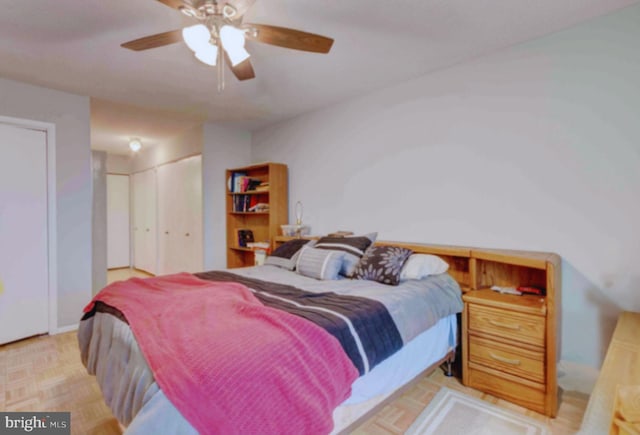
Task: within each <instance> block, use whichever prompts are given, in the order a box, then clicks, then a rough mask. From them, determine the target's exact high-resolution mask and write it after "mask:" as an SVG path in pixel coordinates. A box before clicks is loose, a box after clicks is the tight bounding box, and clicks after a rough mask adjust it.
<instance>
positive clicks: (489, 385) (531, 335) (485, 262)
mask: <svg viewBox="0 0 640 435" xmlns="http://www.w3.org/2000/svg"><path fill="white" fill-rule="evenodd" d="M529 254H532V255H533V256H530V255H529ZM545 255H546V256H545ZM559 263H560V258H559V257H558V256H557V255H555V254H544V253H518V255H510V254H508V253H501V255H498V254H496V253H492V252H488V251H483V252H481V251H473V250H472V252H471V259H470V269H471V276H472V277H473V282H472V288H475V289H478V290H471V291H469V292H466V293H465V294H464V295H463V300H464V303H465V304H464V311H463V315H462V351H463V355H462V379H463V383H464V384H465V385H467V386H469V387H473V388H476V389H478V390H481V391H484V392H487V393H489V394H492V395H494V396H496V397H500V398H503V399H505V400H508V401H510V402H514V403H517V404H519V405H522V406H524V407H526V408H529V409H532V410H534V411H537V412H539V413H541V414H545V415H548V416H551V417H555V415H556V413H557V393H558V389H557V379H556V359H557V358H556V356H557V340H556V331H557V329H556V325H557V313H558V312H559V306H558V305H557V300H558V299H559V298H558V296H559V279H560V275H559V266H560V264H559ZM491 285H499V286H503V287H517V286H520V285H528V286H536V287H544V288H545V289H546V295H544V296H535V295H522V296H516V295H510V294H501V293H498V292H495V291H492V290H490V289H488V287H490V286H491Z"/></svg>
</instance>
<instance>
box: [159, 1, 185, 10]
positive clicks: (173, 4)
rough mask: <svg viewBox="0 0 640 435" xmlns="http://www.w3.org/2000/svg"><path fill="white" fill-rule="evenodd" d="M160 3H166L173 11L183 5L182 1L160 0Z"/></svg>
mask: <svg viewBox="0 0 640 435" xmlns="http://www.w3.org/2000/svg"><path fill="white" fill-rule="evenodd" d="M158 1H159V2H160V3H164V4H165V5H167V6H169V7H170V8H173V9H178V8H179V7H180V6H182V5H183V3H182V0H158Z"/></svg>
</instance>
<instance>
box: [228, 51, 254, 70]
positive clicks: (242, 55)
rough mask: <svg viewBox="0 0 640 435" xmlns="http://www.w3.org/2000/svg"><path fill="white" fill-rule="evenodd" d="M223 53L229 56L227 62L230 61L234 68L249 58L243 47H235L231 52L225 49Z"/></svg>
mask: <svg viewBox="0 0 640 435" xmlns="http://www.w3.org/2000/svg"><path fill="white" fill-rule="evenodd" d="M225 51H226V52H227V54H228V55H229V60H230V61H231V66H236V65H238V64H239V63H242V62H244V61H245V60H247V59H249V57H250V56H251V55H250V54H249V52H248V51H247V50H245V49H244V47H236V48H233V49H231V50H228V49H227V48H226V47H225Z"/></svg>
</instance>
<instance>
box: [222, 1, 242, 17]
mask: <svg viewBox="0 0 640 435" xmlns="http://www.w3.org/2000/svg"><path fill="white" fill-rule="evenodd" d="M237 13H238V11H237V10H236V8H234V7H233V6H231V5H230V4H229V3H226V4H225V5H224V6H223V7H222V15H224V17H225V18H227V19H232V18H233V17H235V16H236V14H237Z"/></svg>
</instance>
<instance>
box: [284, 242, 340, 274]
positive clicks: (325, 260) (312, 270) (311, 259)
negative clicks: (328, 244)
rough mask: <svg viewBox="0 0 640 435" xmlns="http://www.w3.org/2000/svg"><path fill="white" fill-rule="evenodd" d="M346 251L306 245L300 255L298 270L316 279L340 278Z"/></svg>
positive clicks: (297, 264)
mask: <svg viewBox="0 0 640 435" xmlns="http://www.w3.org/2000/svg"><path fill="white" fill-rule="evenodd" d="M344 255H345V253H344V252H340V251H330V250H325V249H316V248H308V247H306V246H304V247H303V248H302V249H301V250H300V255H298V261H297V262H296V272H297V273H299V274H300V275H304V276H308V277H310V278H315V279H323V280H328V279H338V275H339V274H340V268H341V267H342V261H343V257H344Z"/></svg>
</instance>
